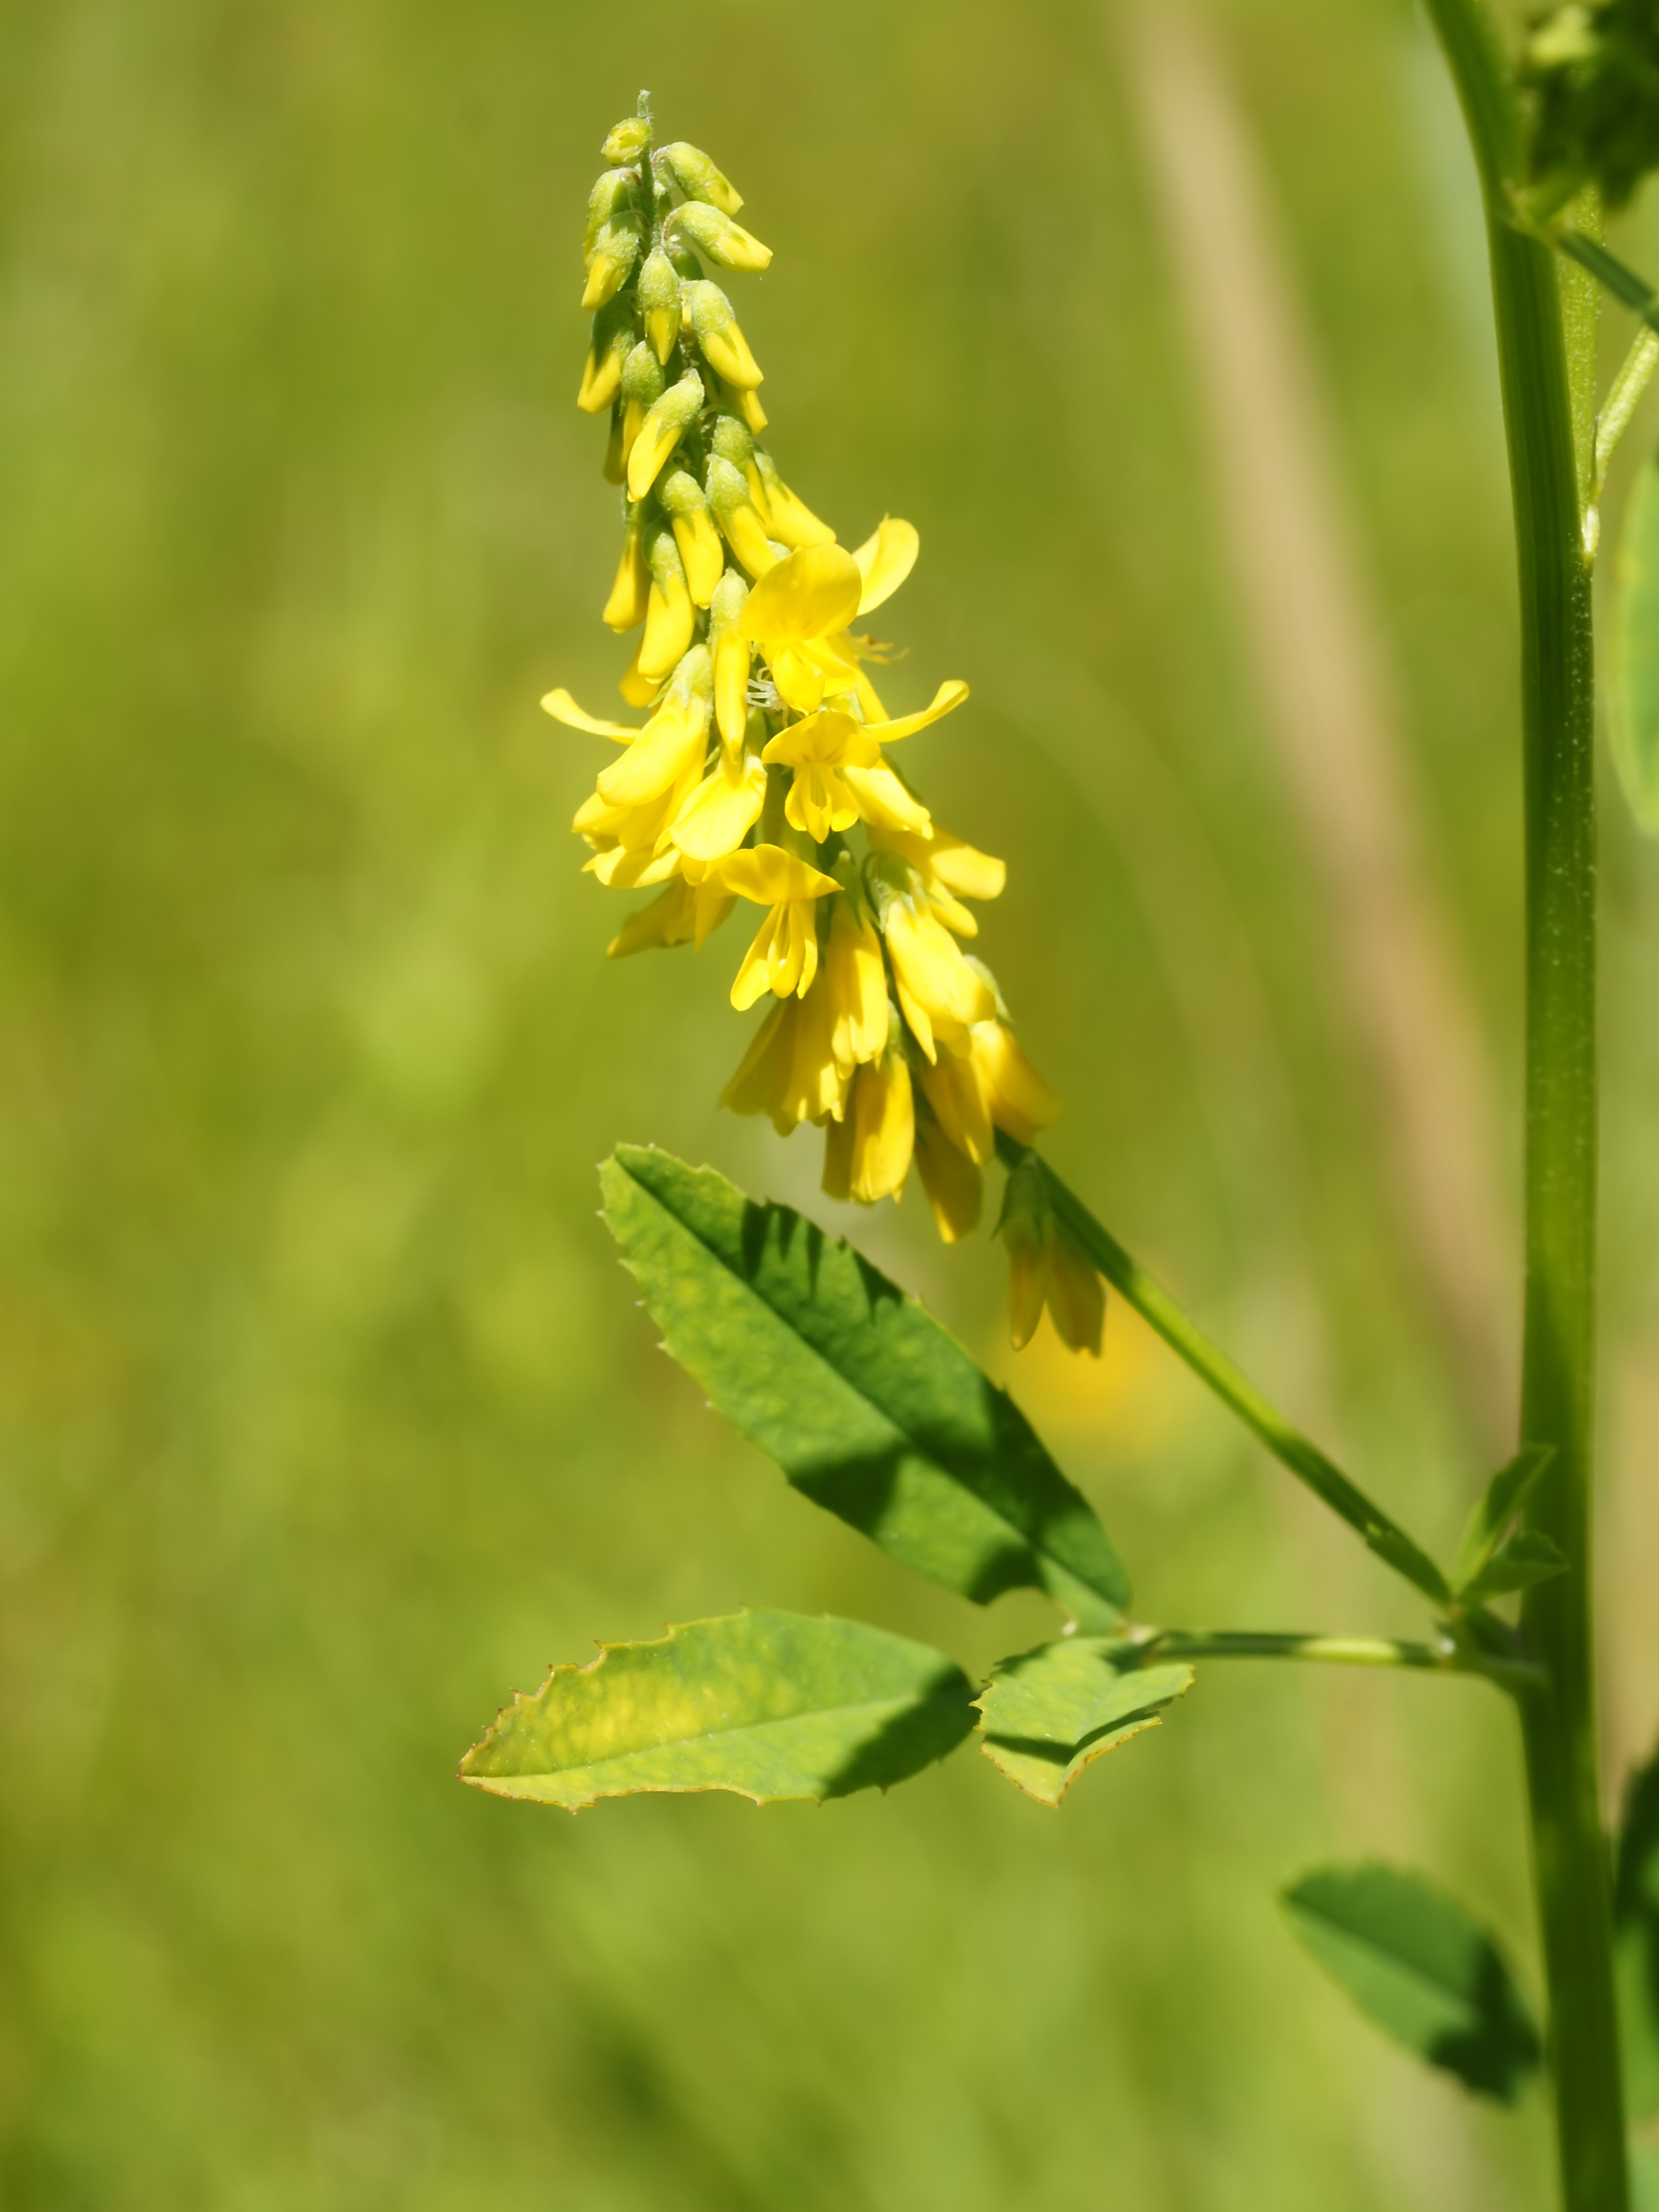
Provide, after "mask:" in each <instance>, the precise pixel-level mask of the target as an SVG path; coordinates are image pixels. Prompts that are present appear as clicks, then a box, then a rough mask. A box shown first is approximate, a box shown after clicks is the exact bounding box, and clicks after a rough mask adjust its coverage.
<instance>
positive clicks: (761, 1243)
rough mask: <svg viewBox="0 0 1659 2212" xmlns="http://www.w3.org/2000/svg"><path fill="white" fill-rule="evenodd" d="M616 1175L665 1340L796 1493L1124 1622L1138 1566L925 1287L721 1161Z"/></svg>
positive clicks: (615, 1219)
mask: <svg viewBox="0 0 1659 2212" xmlns="http://www.w3.org/2000/svg"><path fill="white" fill-rule="evenodd" d="M600 1179H601V1182H602V1185H603V1188H604V1192H605V1219H606V1221H607V1222H608V1223H609V1224H610V1226H611V1234H612V1235H613V1236H614V1237H616V1239H617V1243H618V1245H619V1246H620V1247H621V1249H622V1254H623V1259H624V1261H626V1262H627V1264H628V1266H629V1267H630V1268H631V1269H632V1270H633V1273H634V1275H635V1279H637V1281H638V1283H639V1285H640V1288H641V1291H643V1292H644V1293H645V1302H646V1304H647V1306H648V1307H649V1308H650V1310H651V1312H652V1314H653V1317H654V1318H655V1320H656V1321H657V1322H658V1324H659V1326H660V1328H661V1329H662V1332H663V1336H664V1339H665V1342H666V1344H667V1346H668V1349H669V1351H670V1352H671V1353H672V1354H673V1356H674V1358H676V1359H678V1361H679V1363H680V1364H681V1365H682V1366H683V1367H686V1368H689V1369H690V1371H691V1373H692V1374H693V1375H695V1376H696V1378H697V1380H698V1382H699V1383H702V1386H703V1388H704V1389H706V1390H707V1391H708V1395H709V1397H710V1399H711V1400H712V1401H713V1402H714V1405H715V1406H716V1407H718V1408H719V1409H720V1412H721V1413H724V1414H725V1415H726V1419H728V1420H729V1421H732V1423H734V1424H735V1425H736V1426H737V1427H738V1428H739V1429H741V1430H742V1431H743V1433H744V1436H746V1437H749V1438H750V1441H751V1442H752V1443H756V1444H758V1445H759V1447H760V1449H762V1450H763V1451H764V1452H767V1453H769V1454H770V1455H771V1456H772V1458H774V1459H775V1460H776V1461H777V1462H778V1464H779V1465H780V1466H781V1468H782V1469H783V1471H784V1473H785V1474H786V1475H787V1477H788V1478H789V1480H790V1481H791V1482H792V1483H793V1485H794V1486H795V1487H796V1489H797V1490H799V1491H802V1492H805V1495H806V1496H807V1497H808V1498H811V1499H812V1500H813V1502H814V1503H815V1504H818V1505H822V1506H823V1507H825V1508H826V1509H827V1510H829V1512H831V1513H835V1514H837V1515H839V1516H840V1517H841V1518H842V1520H843V1521H847V1522H850V1523H851V1524H852V1526H853V1527H854V1528H859V1529H861V1530H862V1531H863V1533H864V1534H866V1536H869V1537H870V1538H871V1539H872V1541H874V1542H876V1543H878V1544H879V1545H880V1546H881V1547H882V1549H883V1550H884V1552H888V1553H891V1555H892V1556H893V1558H894V1559H900V1560H902V1562H903V1563H904V1565H906V1566H908V1567H913V1568H915V1571H916V1572H917V1573H919V1574H923V1575H927V1576H928V1577H930V1578H931V1579H932V1580H933V1581H934V1582H938V1583H944V1584H945V1587H946V1588H947V1589H953V1590H957V1591H959V1592H960V1593H961V1594H962V1595H963V1596H964V1597H969V1598H972V1599H974V1600H975V1601H976V1602H977V1603H979V1604H981V1605H983V1604H986V1603H987V1602H988V1601H990V1600H991V1599H992V1598H994V1597H996V1596H998V1595H1000V1593H1001V1592H1002V1591H1004V1590H1008V1589H1021V1588H1030V1589H1044V1590H1047V1591H1048V1595H1050V1596H1051V1597H1053V1598H1054V1599H1056V1600H1057V1601H1059V1602H1060V1604H1061V1605H1064V1606H1066V1607H1070V1608H1071V1610H1072V1611H1073V1612H1074V1613H1076V1614H1077V1615H1078V1617H1079V1620H1083V1621H1085V1624H1086V1625H1088V1626H1091V1627H1097V1628H1100V1627H1109V1626H1111V1625H1112V1624H1113V1623H1114V1622H1115V1620H1116V1618H1117V1615H1118V1612H1119V1611H1120V1609H1121V1607H1124V1606H1127V1603H1128V1601H1129V1583H1128V1577H1127V1575H1126V1574H1125V1573H1124V1571H1123V1567H1122V1565H1121V1561H1120V1560H1119V1559H1118V1556H1117V1554H1116V1553H1115V1551H1114V1550H1113V1549H1112V1547H1111V1544H1110V1542H1109V1541H1108V1539H1107V1535H1106V1532H1105V1531H1104V1529H1103V1528H1102V1527H1101V1525H1100V1523H1099V1522H1098V1521H1097V1519H1096V1518H1095V1516H1094V1513H1093V1511H1092V1510H1091V1508H1090V1506H1089V1504H1088V1502H1087V1501H1086V1499H1085V1498H1083V1497H1082V1496H1081V1495H1080V1494H1079V1492H1077V1491H1076V1490H1074V1489H1073V1486H1072V1485H1071V1484H1070V1483H1069V1482H1067V1480H1066V1478H1065V1476H1064V1475H1063V1474H1061V1473H1060V1469H1059V1468H1057V1467H1056V1466H1055V1465H1054V1462H1053V1461H1052V1460H1051V1459H1050V1458H1049V1456H1048V1453H1047V1452H1046V1451H1045V1450H1044V1449H1043V1448H1042V1444H1041V1443H1038V1441H1037V1439H1036V1436H1035V1435H1034V1434H1033V1433H1032V1431H1031V1429H1030V1425H1029V1424H1028V1423H1027V1421H1026V1420H1025V1418H1024V1415H1023V1414H1022V1413H1020V1412H1019V1411H1018V1408H1017V1407H1015V1406H1014V1405H1013V1403H1012V1401H1011V1400H1010V1399H1009V1397H1008V1396H1007V1395H1006V1392H1005V1391H1002V1390H1000V1389H997V1388H996V1386H995V1385H994V1383H992V1382H991V1381H990V1380H989V1378H988V1377H987V1376H985V1375H984V1374H982V1373H981V1370H980V1369H979V1368H978V1367H976V1366H975V1364H974V1362H973V1361H972V1360H971V1359H970V1358H969V1357H968V1354H967V1353H966V1352H964V1351H963V1348H962V1346H960V1345H959V1344H958V1343H957V1341H956V1340H955V1338H954V1337H952V1336H951V1335H950V1334H948V1333H947V1332H946V1331H945V1329H943V1328H940V1327H939V1323H938V1322H936V1321H935V1320H934V1319H933V1316H932V1315H930V1314H929V1313H928V1312H927V1310H925V1309H924V1308H923V1307H922V1306H921V1305H920V1304H918V1303H917V1302H916V1300H915V1299H914V1298H911V1297H906V1296H905V1294H904V1292H903V1291H901V1290H900V1289H899V1288H898V1287H897V1285H896V1284H894V1283H890V1282H889V1281H888V1279H887V1278H886V1277H885V1276H884V1275H883V1274H880V1273H878V1272H877V1270H876V1269H875V1268H874V1267H872V1266H871V1265H870V1264H869V1262H868V1261H866V1260H864V1259H862V1258H861V1257H860V1255H859V1254H858V1253H856V1252H855V1251H854V1250H853V1249H852V1248H851V1247H850V1246H849V1245H847V1244H843V1243H839V1242H838V1241H836V1239H834V1238H831V1237H826V1236H825V1235H824V1233H823V1231H822V1230H821V1229H818V1228H817V1227H815V1226H814V1225H813V1224H812V1223H811V1222H810V1221H807V1220H806V1219H805V1218H803V1217H802V1216H801V1215H800V1214H799V1213H796V1212H792V1210H791V1209H790V1208H789V1207H788V1206H760V1205H757V1204H755V1203H754V1202H753V1201H752V1200H749V1199H747V1198H745V1197H744V1194H743V1193H742V1192H741V1191H740V1190H738V1189H735V1188H733V1186H732V1184H731V1183H729V1182H726V1179H725V1177H724V1176H719V1175H716V1174H715V1173H714V1170H713V1169H712V1168H690V1167H687V1166H686V1165H685V1164H684V1163H683V1162H682V1161H679V1160H677V1159H674V1158H671V1156H670V1155H669V1154H668V1153H666V1152H657V1151H656V1150H654V1149H652V1150H641V1149H638V1148H636V1147H635V1146H623V1147H621V1148H619V1149H618V1151H617V1153H616V1155H615V1157H614V1158H611V1159H609V1160H607V1161H606V1162H605V1165H604V1167H603V1168H602V1170H600Z"/></svg>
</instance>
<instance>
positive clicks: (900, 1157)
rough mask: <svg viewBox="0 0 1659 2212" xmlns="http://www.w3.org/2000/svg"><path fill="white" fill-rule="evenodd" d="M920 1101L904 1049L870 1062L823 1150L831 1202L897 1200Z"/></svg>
mask: <svg viewBox="0 0 1659 2212" xmlns="http://www.w3.org/2000/svg"><path fill="white" fill-rule="evenodd" d="M915 1134H916V1119H915V1097H914V1096H913V1094H912V1092H911V1089H910V1070H909V1068H908V1066H907V1064H906V1062H905V1058H904V1054H903V1053H902V1050H897V1049H895V1050H891V1051H889V1052H885V1053H884V1054H882V1056H881V1058H880V1059H879V1060H871V1061H869V1062H868V1063H867V1064H866V1066H862V1067H860V1069H859V1070H858V1072H857V1073H856V1074H855V1075H854V1078H853V1081H852V1088H851V1091H850V1092H849V1094H848V1101H847V1105H846V1108H845V1109H844V1110H843V1112H842V1118H841V1120H840V1121H837V1122H833V1123H831V1125H830V1127H829V1133H828V1135H827V1136H826V1138H825V1139H824V1146H823V1188H824V1190H825V1192H826V1193H827V1194H828V1195H829V1197H831V1198H840V1199H848V1198H851V1199H856V1200H857V1201H858V1203H859V1204H860V1206H873V1205H874V1204H875V1203H876V1201H877V1200H878V1199H883V1198H892V1199H896V1198H897V1197H898V1196H899V1194H901V1192H902V1190H903V1188H904V1182H905V1177H906V1176H908V1174H909V1172H910V1160H911V1156H912V1154H913V1152H914V1151H915Z"/></svg>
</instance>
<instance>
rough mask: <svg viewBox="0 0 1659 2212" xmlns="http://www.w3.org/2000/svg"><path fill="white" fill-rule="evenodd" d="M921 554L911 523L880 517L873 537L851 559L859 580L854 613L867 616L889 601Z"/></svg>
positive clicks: (918, 541)
mask: <svg viewBox="0 0 1659 2212" xmlns="http://www.w3.org/2000/svg"><path fill="white" fill-rule="evenodd" d="M920 551H921V538H919V537H918V536H917V534H916V526H915V523H913V522H901V521H900V520H898V518H897V516H896V515H891V514H887V515H884V516H883V517H882V520H881V526H880V528H879V529H878V531H877V532H876V534H875V536H874V537H873V538H866V540H865V542H864V544H862V545H860V547H859V549H858V550H857V551H856V552H855V553H854V556H853V558H854V560H855V561H856V562H858V564H859V574H860V579H861V580H862V589H861V590H860V593H859V599H858V605H856V607H855V608H854V613H855V614H860V615H862V614H867V613H868V612H869V611H870V609H871V608H872V607H878V606H879V605H881V603H882V601H883V600H884V599H891V598H892V596H893V594H894V592H896V591H897V589H898V587H899V586H900V585H901V584H902V582H903V581H904V580H905V578H906V577H907V576H908V574H909V573H910V571H911V569H912V568H915V565H916V556H917V554H918V553H919V552H920Z"/></svg>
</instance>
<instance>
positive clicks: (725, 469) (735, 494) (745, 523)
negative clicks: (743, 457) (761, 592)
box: [704, 453, 781, 576]
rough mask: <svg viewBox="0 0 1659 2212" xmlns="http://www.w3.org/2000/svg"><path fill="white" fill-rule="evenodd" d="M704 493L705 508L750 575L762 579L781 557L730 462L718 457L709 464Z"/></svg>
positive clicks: (741, 479)
mask: <svg viewBox="0 0 1659 2212" xmlns="http://www.w3.org/2000/svg"><path fill="white" fill-rule="evenodd" d="M704 489H705V490H706V491H707V492H708V504H709V505H710V507H713V508H714V520H716V521H717V522H718V523H719V524H720V528H721V529H722V530H723V531H724V532H726V540H727V543H728V544H730V546H731V548H732V551H733V552H734V553H735V554H736V555H737V556H738V560H739V561H741V562H742V563H743V565H744V568H747V569H748V571H749V573H750V575H751V576H763V575H764V574H766V572H767V570H768V569H769V568H775V567H776V566H777V563H778V562H779V560H780V559H781V555H779V554H778V553H776V552H775V551H774V550H773V548H772V544H771V541H770V540H769V538H768V537H767V535H766V530H765V526H764V525H763V523H762V521H761V519H760V516H759V514H758V513H757V511H756V508H755V503H754V501H753V500H751V499H750V496H749V487H748V485H747V484H746V483H744V480H743V478H742V477H740V476H739V475H738V471H736V469H734V468H733V467H732V464H731V462H730V461H727V460H723V459H721V458H720V455H719V454H718V453H715V454H714V455H713V456H712V457H711V459H710V460H709V463H708V475H707V477H705V478H704Z"/></svg>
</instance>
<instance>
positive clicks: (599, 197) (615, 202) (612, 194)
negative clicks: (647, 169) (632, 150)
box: [582, 169, 639, 269]
mask: <svg viewBox="0 0 1659 2212" xmlns="http://www.w3.org/2000/svg"><path fill="white" fill-rule="evenodd" d="M638 183H639V179H638V177H636V176H635V173H634V172H633V170H632V169H607V170H606V171H605V174H604V175H603V176H602V177H601V178H600V179H599V182H598V183H597V184H596V185H594V187H593V189H592V191H591V192H590V193H589V194H588V196H587V220H586V222H585V223H584V224H583V226H582V266H583V267H584V268H585V269H586V268H587V267H588V266H590V265H591V264H592V259H593V249H594V247H595V246H597V245H598V244H599V233H600V232H601V231H602V230H603V229H604V228H605V225H606V224H607V223H608V222H616V221H617V220H619V219H624V220H625V219H626V218H627V217H628V216H629V215H631V214H632V213H633V212H634V210H635V207H636V206H637V204H638V197H639V196H638V193H637V191H636V190H635V187H636V186H637V185H638Z"/></svg>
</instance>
